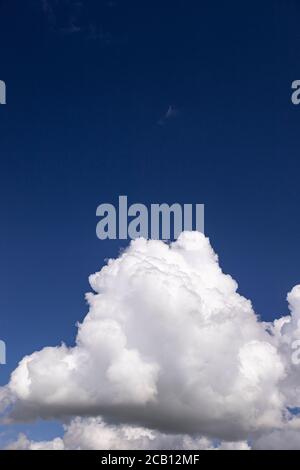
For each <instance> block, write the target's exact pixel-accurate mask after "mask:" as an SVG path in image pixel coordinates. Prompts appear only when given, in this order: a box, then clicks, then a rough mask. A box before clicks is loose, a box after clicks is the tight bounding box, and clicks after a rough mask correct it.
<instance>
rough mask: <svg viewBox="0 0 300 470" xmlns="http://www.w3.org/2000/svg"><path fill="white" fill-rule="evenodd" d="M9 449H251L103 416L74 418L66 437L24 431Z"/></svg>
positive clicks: (232, 443)
mask: <svg viewBox="0 0 300 470" xmlns="http://www.w3.org/2000/svg"><path fill="white" fill-rule="evenodd" d="M6 449H8V450H137V449H144V450H166V449H168V450H170V449H171V450H178V449H186V450H218V449H222V450H224V449H226V450H227V449H230V450H232V449H239V450H249V446H248V444H247V443H246V442H221V443H213V442H212V441H210V440H209V439H207V438H204V437H202V438H192V437H191V436H188V435H176V434H175V435H171V434H163V433H160V432H157V431H153V430H150V429H145V428H141V427H137V426H127V425H119V426H115V425H108V424H106V423H104V421H103V420H102V419H101V418H75V419H74V420H72V421H71V423H70V424H69V425H67V426H65V433H64V436H63V438H56V439H54V440H53V441H47V442H35V441H30V440H29V439H28V438H27V437H26V436H25V435H24V434H20V435H19V437H18V439H17V440H16V441H15V442H13V443H11V444H9V445H8V446H7V447H6Z"/></svg>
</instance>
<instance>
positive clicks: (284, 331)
mask: <svg viewBox="0 0 300 470" xmlns="http://www.w3.org/2000/svg"><path fill="white" fill-rule="evenodd" d="M90 284H91V287H92V289H93V291H94V293H89V294H87V301H88V304H89V313H88V315H87V316H86V317H85V319H84V321H83V323H82V324H80V325H78V334H77V338H76V345H75V347H73V348H69V347H67V346H66V345H64V344H63V345H61V346H58V347H51V348H44V349H43V350H42V351H39V352H35V353H33V354H31V355H29V356H27V357H25V358H24V359H23V360H22V361H21V362H20V364H19V366H18V367H17V369H16V370H15V371H14V372H13V374H12V376H11V380H10V382H9V384H8V385H7V386H6V387H4V388H2V389H0V409H1V404H2V408H6V409H7V407H8V409H9V411H8V416H6V419H7V420H10V421H26V420H33V419H35V418H37V417H40V418H59V419H62V420H65V419H66V418H67V417H68V416H69V417H72V416H77V417H82V418H77V419H75V420H73V421H71V424H70V425H69V427H67V428H66V432H65V435H64V438H63V439H64V440H63V445H64V446H67V448H73V447H72V445H71V444H70V442H71V441H72V439H71V438H70V436H71V435H74V432H75V429H77V434H76V435H77V436H79V434H80V436H81V437H80V439H79V441H78V442H84V443H85V444H84V445H83V448H89V445H91V446H93V445H95V446H99V445H101V444H98V442H102V441H103V442H105V443H108V442H116V443H117V444H116V445H120V446H121V445H123V444H122V442H126V446H127V447H126V448H128V447H129V448H132V447H130V446H131V444H132V442H131V443H130V442H129V441H130V439H129V440H128V439H124V436H125V435H127V434H126V432H127V430H129V429H133V430H134V433H137V434H134V435H135V436H138V438H137V440H136V442H135V443H134V445H137V446H138V447H140V448H144V447H145V448H151V446H150V444H151V442H153V440H152V438H151V437H150V435H151V436H156V437H154V441H155V439H159V440H160V442H161V440H162V436H169V437H168V438H167V439H175V437H174V436H177V439H179V441H180V444H178V445H179V447H182V448H185V446H187V445H188V444H187V440H186V439H188V438H190V439H192V442H195V441H194V440H195V439H198V441H196V442H197V445H198V446H200V443H199V436H202V437H201V439H208V440H212V439H213V440H219V441H224V442H223V444H220V445H223V446H225V447H226V446H229V447H230V446H233V444H230V443H231V442H233V441H234V442H237V444H236V446H239V445H240V442H242V445H244V446H247V444H245V443H244V441H247V440H248V439H253V440H256V441H257V440H258V439H260V438H261V436H263V435H265V436H266V435H269V434H270V433H272V432H274V430H283V429H284V427H286V426H287V423H289V422H290V421H291V420H292V415H291V413H290V412H289V411H288V407H292V406H297V403H298V402H299V398H298V397H299V394H298V393H297V390H298V389H299V385H300V383H299V378H298V374H297V368H296V366H295V365H293V364H292V363H291V342H292V340H293V338H295V337H296V335H297V320H298V317H299V318H300V288H299V287H298V288H295V289H294V290H293V291H292V292H291V293H290V294H289V299H288V300H289V303H290V308H291V315H290V316H288V317H283V318H282V319H280V320H278V321H277V322H275V323H274V325H271V324H266V323H263V322H261V321H259V319H258V318H257V316H256V315H255V313H254V311H253V308H252V305H251V303H250V301H248V300H246V299H245V298H244V297H242V296H241V295H239V293H238V292H237V284H236V282H235V281H234V280H233V279H232V278H231V276H229V275H226V274H224V273H223V272H222V270H221V268H220V266H219V262H218V257H217V256H216V254H215V253H214V252H213V250H212V248H211V246H210V243H209V240H208V239H207V238H205V237H204V235H202V234H200V233H197V232H184V233H183V234H182V235H181V236H180V237H179V239H178V240H177V241H176V242H174V243H171V244H165V243H163V242H161V241H157V240H150V241H146V240H144V239H138V240H135V241H133V242H132V243H131V245H130V246H129V247H128V249H127V250H126V251H125V252H123V253H122V255H121V256H120V257H119V258H118V259H115V260H110V261H109V262H108V264H107V266H105V267H103V268H102V270H101V271H100V272H98V273H96V274H94V275H92V276H90ZM291 387H293V388H294V390H293V391H292V392H291ZM297 387H298V388H297ZM295 388H296V392H295ZM8 404H9V406H8ZM99 416H101V417H102V418H99ZM86 417H93V418H92V419H91V420H89V418H86ZM93 419H94V420H96V421H93ZM99 420H100V421H99ZM103 420H104V421H103ZM104 422H105V423H106V424H104ZM91 426H97V429H99V436H102V437H101V438H99V439H96V438H95V439H96V441H95V442H96V444H95V443H93V437H92V436H93V435H95V434H97V433H93V432H88V431H86V429H90V428H89V427H91ZM79 428H80V431H78V429H79ZM143 433H144V434H143ZM145 433H146V434H145ZM149 433H150V434H149ZM151 433H154V434H151ZM87 435H90V438H88V437H87V438H86V440H84V436H87ZM103 436H105V437H103ZM110 436H112V437H110ZM157 436H158V437H157ZM178 436H181V437H179V438H178ZM182 436H185V440H184V438H183V437H182ZM203 436H204V438H203ZM20 439H21V441H22V442H25V441H26V439H27V438H24V436H23V437H22V436H21V438H20ZM81 439H83V441H81ZM89 439H90V441H89ZM101 439H102V441H101ZM110 439H111V440H110ZM180 439H181V440H180ZM87 441H89V442H90V444H88V442H87ZM26 442H27V441H26ZM28 442H29V441H28ZM76 442H77V441H76ZM157 442H158V441H156V445H157ZM208 442H210V441H208ZM66 443H67V444H66ZM24 445H25V444H24ZM29 445H39V444H29ZM42 445H46V444H45V443H44V444H42ZM49 445H50V444H49ZM59 445H60V444H59ZM76 445H77V444H74V446H75V447H76ZM109 445H113V444H109ZM78 446H79V447H80V448H81V444H78ZM149 446H150V447H149ZM208 447H209V445H208ZM122 448H125V447H122Z"/></svg>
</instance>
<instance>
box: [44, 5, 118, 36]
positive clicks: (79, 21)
mask: <svg viewBox="0 0 300 470" xmlns="http://www.w3.org/2000/svg"><path fill="white" fill-rule="evenodd" d="M105 5H106V7H107V8H112V7H115V6H117V3H116V2H114V1H112V0H111V1H108V2H107V3H106V4H105ZM41 8H42V11H43V13H44V15H45V18H46V20H47V22H48V24H49V26H50V28H51V30H52V31H53V32H54V33H58V34H63V35H73V34H81V35H82V37H83V38H85V39H89V40H98V41H101V43H103V44H104V45H109V44H111V43H112V35H111V33H110V32H107V31H105V30H104V27H103V25H102V24H101V23H99V21H98V22H97V18H95V15H94V14H92V12H91V11H90V9H89V8H88V5H87V4H86V3H83V2H81V1H78V0H41ZM101 20H102V18H101Z"/></svg>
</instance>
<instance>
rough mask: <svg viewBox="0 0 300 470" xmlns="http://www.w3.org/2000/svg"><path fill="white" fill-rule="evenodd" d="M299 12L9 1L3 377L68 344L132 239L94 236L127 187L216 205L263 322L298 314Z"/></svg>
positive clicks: (0, 282)
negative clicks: (91, 295)
mask: <svg viewBox="0 0 300 470" xmlns="http://www.w3.org/2000/svg"><path fill="white" fill-rule="evenodd" d="M299 14H300V5H299V2H298V1H297V0H265V1H264V2H262V1H261V0H260V1H258V0H251V1H243V2H241V1H240V0H239V1H238V0H234V1H230V0H229V1H227V2H224V1H221V0H220V1H210V2H208V1H206V2H199V1H196V0H195V1H187V0H184V1H183V0H182V1H178V0H172V1H151V2H150V1H143V2H141V1H129V0H128V1H122V2H121V1H118V0H116V1H115V2H107V1H101V0H85V1H84V0H83V1H82V2H81V5H80V4H79V2H75V1H72V0H69V1H67V0H60V1H59V2H57V1H55V0H48V1H47V2H46V1H44V2H43V1H42V0H28V1H26V2H25V1H24V2H21V1H17V0H2V1H1V2H0V48H1V55H0V65H1V66H0V79H2V80H5V81H6V84H7V105H6V106H0V163H1V172H0V191H1V196H0V211H1V212H0V213H1V232H0V249H1V262H0V286H1V296H0V338H1V339H3V340H5V341H6V343H7V348H8V357H7V359H8V364H7V366H5V367H2V366H1V368H0V383H5V382H6V381H7V379H8V376H9V373H10V372H11V371H12V370H13V369H14V368H15V366H16V364H17V362H18V361H19V360H20V359H21V358H22V357H23V356H24V355H25V354H28V353H31V352H32V351H34V350H37V349H40V348H41V347H43V346H45V345H56V344H58V343H60V342H61V341H62V340H63V341H65V342H67V343H68V344H72V343H73V341H74V337H75V333H76V327H75V323H76V321H78V320H82V318H83V317H84V315H85V314H86V312H87V307H86V305H85V302H84V293H85V292H87V291H88V290H89V285H88V280H87V278H88V275H89V274H90V273H92V272H94V271H96V270H99V268H100V267H101V266H102V265H103V263H104V259H105V258H107V257H110V256H117V254H118V251H119V248H120V246H121V245H124V243H123V244H121V243H119V242H110V241H105V242H103V241H102V242H101V241H99V240H98V239H97V238H96V235H95V227H96V217H95V211H96V207H97V206H98V205H99V204H100V203H102V202H112V203H116V202H117V197H118V195H119V194H127V195H128V197H129V199H130V202H132V203H133V202H143V203H145V204H150V203H156V202H168V203H172V202H181V203H194V204H195V203H205V205H206V233H207V235H208V236H209V237H210V239H211V242H212V245H213V247H214V249H215V250H216V251H217V253H218V254H219V256H220V261H221V265H222V267H223V269H224V270H225V271H226V272H228V273H230V274H231V275H232V276H233V277H234V278H235V279H236V280H237V281H238V283H239V290H240V292H241V293H242V294H244V295H245V296H247V297H248V298H250V299H251V300H252V301H253V304H254V307H255V310H256V311H257V313H259V314H260V315H261V316H262V318H263V319H264V320H270V319H273V318H274V317H275V316H278V315H281V314H283V313H285V312H287V305H286V302H285V297H286V294H287V292H288V290H290V289H291V288H292V287H293V285H295V284H297V283H299V282H300V250H299V234H300V213H299V208H300V192H299V172H300V160H299V158H300V154H299V139H300V133H299V127H300V106H299V107H296V106H294V105H292V103H291V100H290V96H291V82H292V81H293V80H296V79H300V52H299V51H300V29H299ZM170 105H172V106H173V107H174V108H176V109H178V110H179V114H178V116H177V117H176V118H173V119H163V116H164V114H165V113H166V111H167V109H168V107H169V106H170ZM161 119H163V125H161V123H160V124H159V121H160V120H161Z"/></svg>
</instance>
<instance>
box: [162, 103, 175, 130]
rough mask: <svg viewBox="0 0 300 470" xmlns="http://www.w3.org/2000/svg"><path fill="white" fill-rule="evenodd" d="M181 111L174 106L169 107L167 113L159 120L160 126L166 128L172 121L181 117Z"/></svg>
mask: <svg viewBox="0 0 300 470" xmlns="http://www.w3.org/2000/svg"><path fill="white" fill-rule="evenodd" d="M179 114H180V112H179V109H178V108H177V107H176V106H174V105H171V104H170V105H169V107H168V109H167V111H166V112H165V113H164V114H163V115H162V116H161V117H160V118H159V120H158V124H159V125H160V126H164V125H165V124H166V122H167V121H169V120H170V119H176V118H177V117H178V116H179Z"/></svg>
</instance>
